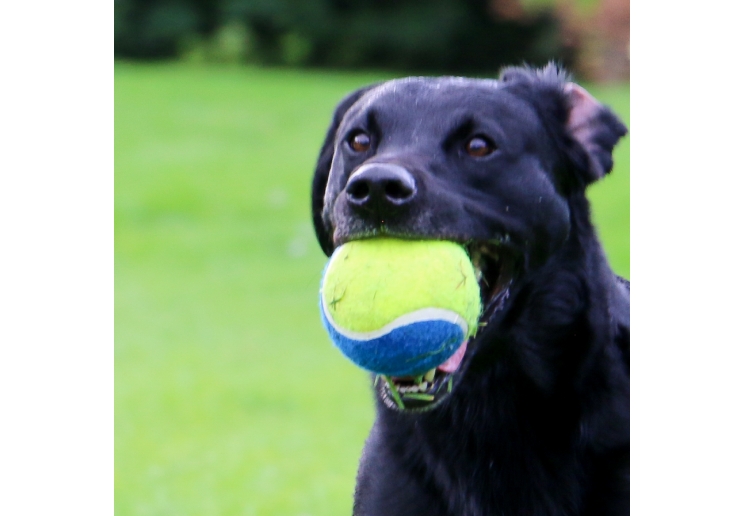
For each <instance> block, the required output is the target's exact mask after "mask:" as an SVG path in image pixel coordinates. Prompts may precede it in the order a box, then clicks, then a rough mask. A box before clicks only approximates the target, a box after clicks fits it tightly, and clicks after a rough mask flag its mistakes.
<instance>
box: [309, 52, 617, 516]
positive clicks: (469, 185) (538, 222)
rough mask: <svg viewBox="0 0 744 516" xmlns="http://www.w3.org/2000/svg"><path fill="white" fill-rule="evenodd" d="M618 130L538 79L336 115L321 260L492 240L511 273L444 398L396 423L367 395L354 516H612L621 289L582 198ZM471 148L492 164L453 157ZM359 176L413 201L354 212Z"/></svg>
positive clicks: (440, 91) (403, 98) (428, 94)
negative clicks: (363, 247)
mask: <svg viewBox="0 0 744 516" xmlns="http://www.w3.org/2000/svg"><path fill="white" fill-rule="evenodd" d="M359 130H363V131H365V133H367V134H369V135H371V142H372V143H371V148H370V149H369V150H368V151H365V152H362V153H359V152H354V151H353V150H351V149H350V148H349V143H348V142H349V139H350V138H353V135H354V134H356V133H357V132H358V131H359ZM625 131H626V130H625V127H624V126H623V125H622V123H620V121H619V120H618V119H617V118H616V117H615V116H614V115H613V114H612V113H611V112H610V111H609V110H608V109H607V108H605V107H604V106H601V105H600V104H598V103H597V102H596V101H594V99H592V98H591V97H590V96H589V95H588V94H587V93H586V92H585V91H584V90H581V89H580V88H578V87H577V86H575V85H573V84H572V83H570V82H568V80H567V78H566V77H565V75H564V74H563V73H562V72H561V71H560V70H558V69H557V68H556V67H554V66H548V67H546V68H545V69H542V70H533V69H528V68H515V69H509V70H506V71H505V72H504V73H503V74H502V76H501V78H500V80H499V81H488V80H474V79H457V78H441V79H422V78H414V79H409V80H401V81H393V82H391V83H383V84H381V85H375V86H371V87H368V88H365V89H362V90H359V91H357V92H355V93H353V94H351V95H350V96H348V97H347V98H346V99H344V101H342V102H341V104H340V105H339V106H338V108H337V110H336V113H335V114H334V117H333V122H332V124H331V127H330V129H329V131H328V135H327V137H326V140H325V143H324V145H323V149H322V151H321V155H320V159H319V163H318V167H317V170H316V174H315V179H314V181H313V202H312V209H313V220H314V223H315V228H316V231H317V235H318V239H319V241H320V243H321V246H322V247H323V250H324V251H325V252H326V253H327V254H330V253H331V252H332V251H333V249H334V248H335V247H336V246H338V245H340V244H342V243H343V242H346V241H348V240H352V239H357V238H369V237H374V236H378V235H390V236H397V237H400V238H439V239H442V238H444V239H450V240H455V241H458V242H463V243H464V244H467V243H470V242H473V241H490V242H493V241H499V242H500V246H501V247H500V248H501V249H503V250H504V252H505V253H508V254H510V255H511V256H512V257H513V259H514V268H515V272H514V281H513V284H512V286H511V288H510V290H509V298H508V299H507V300H506V302H505V304H504V306H503V308H502V309H501V310H499V311H497V312H496V313H495V315H494V316H493V317H491V318H490V319H489V320H488V324H487V326H486V327H485V328H484V329H483V330H482V331H481V332H480V333H479V335H478V336H477V338H476V339H475V341H474V342H473V343H471V344H470V345H469V347H468V352H467V354H466V358H465V360H464V362H463V364H462V365H461V366H460V372H459V374H458V377H457V381H456V383H455V386H454V389H453V392H452V395H451V396H450V397H448V398H447V399H446V400H444V401H443V402H442V403H441V404H440V405H439V406H437V407H435V408H433V409H431V410H429V411H425V412H419V413H409V412H400V411H396V410H393V409H390V408H388V407H387V406H386V405H385V404H384V403H382V402H381V400H380V396H379V393H377V395H376V397H377V418H376V421H375V423H374V426H373V428H372V432H371V434H370V436H369V438H368V440H367V443H366V445H365V448H364V451H363V455H362V459H361V464H360V468H359V474H358V478H357V489H356V494H355V502H354V514H355V515H359V516H362V515H384V516H396V515H401V516H402V515H406V516H411V515H426V516H439V515H442V516H444V515H450V516H463V515H472V516H476V515H484V516H485V515H499V516H501V515H504V516H510V515H520V516H522V515H546V516H547V515H586V516H598V515H625V514H628V512H629V460H630V448H629V424H630V423H629V403H630V401H629V400H630V383H629V382H630V380H629V354H630V346H629V340H630V316H629V307H630V301H629V292H630V286H629V284H628V282H627V281H625V280H623V279H622V278H618V277H616V276H615V275H614V274H613V273H612V271H611V270H610V268H609V266H608V264H607V261H606V259H605V256H604V253H603V251H602V249H601V247H600V244H599V242H598V240H597V237H596V235H595V232H594V229H593V227H592V225H591V221H590V213H589V204H588V202H587V199H586V197H585V188H586V186H587V185H588V184H589V183H591V182H592V181H594V180H596V179H599V178H600V177H601V176H603V175H604V174H606V173H608V172H609V171H610V170H611V168H612V154H611V153H612V148H613V147H614V145H615V143H616V142H617V140H618V139H619V138H620V137H621V136H622V135H624V134H625ZM473 136H483V137H487V138H488V139H489V140H490V141H492V142H493V143H495V144H496V146H497V150H496V152H494V153H493V154H491V155H489V156H486V157H481V158H474V157H471V156H469V155H468V154H466V153H465V152H464V151H463V148H464V145H465V142H467V141H468V140H469V139H470V138H472V137H473ZM364 164H367V165H370V164H371V165H381V166H382V167H383V169H384V170H387V169H385V168H384V167H386V166H389V165H394V166H396V167H398V168H395V170H399V169H401V168H402V169H405V171H407V172H406V173H407V174H410V177H411V178H413V180H414V181H415V184H416V191H415V195H414V196H413V197H411V198H410V199H408V198H406V200H405V203H400V205H398V204H396V203H388V204H389V206H388V205H380V206H381V207H378V206H375V207H374V209H372V208H370V209H361V208H360V207H359V206H358V205H356V204H355V203H354V202H352V201H353V199H351V201H350V197H349V194H348V192H347V191H346V185H347V182H348V180H349V177H350V175H351V174H352V173H353V172H354V171H356V170H359V167H361V166H362V165H364ZM388 168H390V167H388ZM390 170H393V169H390Z"/></svg>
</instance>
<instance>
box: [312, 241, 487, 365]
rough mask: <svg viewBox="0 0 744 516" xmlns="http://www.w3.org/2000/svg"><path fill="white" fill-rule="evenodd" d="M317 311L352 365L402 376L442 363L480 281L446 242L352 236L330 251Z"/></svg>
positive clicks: (468, 324)
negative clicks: (362, 238) (363, 238)
mask: <svg viewBox="0 0 744 516" xmlns="http://www.w3.org/2000/svg"><path fill="white" fill-rule="evenodd" d="M321 311H322V316H323V322H324V325H325V327H326V330H328V333H329V334H330V335H331V338H332V340H333V342H334V344H336V346H337V347H339V349H341V351H342V352H343V353H344V354H345V355H346V356H347V357H348V358H349V359H351V360H352V361H353V362H355V363H356V364H357V365H359V366H360V367H363V368H365V369H367V370H370V371H374V372H377V373H381V374H386V375H391V376H408V375H413V374H419V373H423V372H425V371H428V370H430V369H432V368H434V367H436V366H437V365H439V364H441V363H443V362H444V361H445V360H447V358H449V357H450V356H451V355H452V354H453V353H454V352H455V351H456V350H457V349H458V348H459V347H460V345H461V344H462V343H463V342H464V341H465V340H466V339H467V338H468V337H469V336H471V335H473V334H475V332H476V330H477V327H478V317H479V316H480V312H481V302H480V288H479V286H478V281H477V279H476V277H475V271H474V269H473V265H472V263H471V261H470V258H469V257H468V255H467V253H466V252H465V250H464V249H463V247H462V246H461V245H459V244H456V243H454V242H449V241H440V240H400V239H393V238H375V239H368V240H358V241H352V242H349V243H347V244H344V245H342V246H341V247H339V248H337V249H336V251H335V252H334V253H333V256H332V257H331V260H330V261H329V263H328V266H327V267H326V270H325V273H324V277H323V283H322V287H321Z"/></svg>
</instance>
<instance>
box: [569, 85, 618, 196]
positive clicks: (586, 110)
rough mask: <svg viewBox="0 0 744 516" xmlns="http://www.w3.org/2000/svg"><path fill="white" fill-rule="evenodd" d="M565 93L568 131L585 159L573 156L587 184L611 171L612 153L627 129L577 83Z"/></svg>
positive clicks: (570, 86)
mask: <svg viewBox="0 0 744 516" xmlns="http://www.w3.org/2000/svg"><path fill="white" fill-rule="evenodd" d="M563 92H564V94H565V95H566V98H567V101H568V120H567V122H566V129H567V130H568V133H569V135H570V136H571V137H572V139H573V140H574V141H575V142H576V143H578V145H579V147H580V149H581V151H582V152H581V154H583V156H581V157H579V156H574V158H575V159H576V158H578V159H579V160H580V161H581V163H577V165H579V167H578V168H579V169H580V170H581V171H582V174H583V175H584V177H583V179H584V181H585V183H586V184H589V183H592V182H594V181H596V180H597V179H600V178H602V177H604V175H605V174H607V173H609V172H610V170H612V164H613V163H612V149H613V148H614V147H615V144H617V142H618V140H619V139H620V138H621V137H623V136H625V135H626V134H627V132H628V129H627V128H626V127H625V125H623V123H622V122H621V121H620V120H619V119H618V118H617V117H616V116H615V114H614V113H613V112H612V111H610V110H609V109H608V108H607V107H605V106H603V105H602V104H600V103H599V102H598V101H597V100H596V99H595V98H594V97H592V96H591V95H590V94H589V92H587V91H586V90H585V89H584V88H582V87H581V86H578V85H577V84H574V83H571V82H569V83H566V84H565V85H564V87H563Z"/></svg>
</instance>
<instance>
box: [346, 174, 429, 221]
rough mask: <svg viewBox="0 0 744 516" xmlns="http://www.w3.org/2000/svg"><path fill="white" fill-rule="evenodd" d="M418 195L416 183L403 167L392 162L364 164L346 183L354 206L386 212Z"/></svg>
mask: <svg viewBox="0 0 744 516" xmlns="http://www.w3.org/2000/svg"><path fill="white" fill-rule="evenodd" d="M415 196H416V182H415V181H414V179H413V176H412V175H411V174H410V173H409V172H408V171H407V170H406V169H405V168H403V167H401V166H399V165H393V164H390V163H370V164H367V165H362V166H361V167H360V168H359V169H358V170H357V171H356V172H354V173H353V174H352V175H351V177H350V178H349V182H348V183H347V184H346V198H347V199H348V201H349V203H350V204H351V205H352V206H356V207H358V208H365V209H370V210H372V211H377V212H380V214H384V212H385V211H386V210H389V209H392V208H396V207H400V206H403V205H405V204H407V203H409V202H411V201H412V200H413V198H414V197H415Z"/></svg>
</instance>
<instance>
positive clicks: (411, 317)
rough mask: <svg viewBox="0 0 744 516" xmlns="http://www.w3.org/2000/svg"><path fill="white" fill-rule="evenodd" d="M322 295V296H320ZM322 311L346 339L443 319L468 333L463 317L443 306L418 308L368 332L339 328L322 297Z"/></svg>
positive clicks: (370, 335)
mask: <svg viewBox="0 0 744 516" xmlns="http://www.w3.org/2000/svg"><path fill="white" fill-rule="evenodd" d="M321 297H322V296H321ZM323 311H324V312H325V316H326V320H327V321H328V323H329V324H330V325H331V326H333V329H335V330H336V331H337V332H338V333H340V334H341V335H343V336H344V337H346V338H347V339H353V340H362V341H364V340H373V339H376V338H379V337H382V336H383V335H386V334H388V333H390V332H391V331H393V330H395V329H397V328H400V327H402V326H407V325H409V324H412V323H416V322H425V321H445V322H450V323H452V324H456V325H458V326H459V327H460V329H461V330H462V334H463V335H467V334H468V323H467V321H465V319H464V318H463V317H462V316H460V314H458V313H457V312H453V311H452V310H445V309H444V308H421V309H419V310H416V311H414V312H410V313H407V314H405V315H401V316H400V317H398V318H396V319H393V321H392V322H389V323H388V324H386V325H385V326H383V327H382V328H380V329H379V330H374V331H369V332H357V331H351V330H347V329H346V328H341V327H339V326H338V324H336V321H334V320H333V317H331V315H330V313H329V311H328V307H327V306H326V302H325V299H323Z"/></svg>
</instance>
